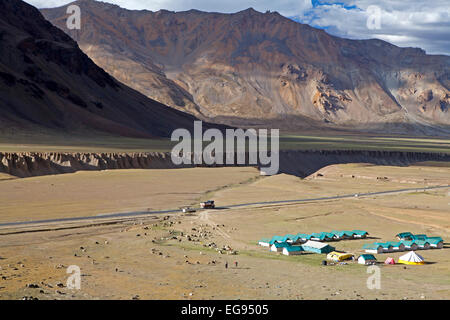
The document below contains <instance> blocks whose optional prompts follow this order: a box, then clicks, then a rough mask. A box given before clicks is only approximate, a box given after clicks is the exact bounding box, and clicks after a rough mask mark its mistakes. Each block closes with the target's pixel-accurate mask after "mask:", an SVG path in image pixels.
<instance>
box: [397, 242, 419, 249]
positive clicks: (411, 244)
mask: <svg viewBox="0 0 450 320" xmlns="http://www.w3.org/2000/svg"><path fill="white" fill-rule="evenodd" d="M401 242H402V243H403V244H404V245H405V250H407V251H416V250H417V249H419V246H418V245H417V244H416V243H415V242H414V241H412V240H408V241H401Z"/></svg>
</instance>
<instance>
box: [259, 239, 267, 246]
mask: <svg viewBox="0 0 450 320" xmlns="http://www.w3.org/2000/svg"><path fill="white" fill-rule="evenodd" d="M269 242H270V239H267V238H263V239H261V240H259V241H258V244H259V245H260V246H262V247H270V243H269Z"/></svg>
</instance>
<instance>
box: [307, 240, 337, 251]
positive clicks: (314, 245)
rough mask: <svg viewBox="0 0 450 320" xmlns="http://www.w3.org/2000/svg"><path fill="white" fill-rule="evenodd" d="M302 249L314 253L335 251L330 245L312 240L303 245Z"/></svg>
mask: <svg viewBox="0 0 450 320" xmlns="http://www.w3.org/2000/svg"><path fill="white" fill-rule="evenodd" d="M302 247H303V249H305V251H309V252H314V253H329V252H331V251H334V248H333V247H332V246H330V245H329V244H326V243H322V242H317V241H311V240H309V241H308V242H306V243H305V244H304V245H302Z"/></svg>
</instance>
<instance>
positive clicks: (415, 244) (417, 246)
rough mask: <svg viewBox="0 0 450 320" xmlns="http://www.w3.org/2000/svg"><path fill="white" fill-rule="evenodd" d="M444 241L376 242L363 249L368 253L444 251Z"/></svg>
mask: <svg viewBox="0 0 450 320" xmlns="http://www.w3.org/2000/svg"><path fill="white" fill-rule="evenodd" d="M443 247H444V241H443V240H442V239H431V240H427V241H424V240H410V241H398V242H375V243H372V244H365V245H364V246H363V249H364V250H365V251H366V252H367V253H389V252H401V251H416V250H428V249H442V248H443Z"/></svg>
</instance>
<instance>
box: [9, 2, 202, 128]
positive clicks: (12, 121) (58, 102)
mask: <svg viewBox="0 0 450 320" xmlns="http://www.w3.org/2000/svg"><path fill="white" fill-rule="evenodd" d="M194 120H195V118H194V117H193V116H191V115H189V114H185V113H182V112H180V111H177V110H175V109H173V108H169V107H167V106H165V105H162V104H161V103H159V102H156V101H154V100H151V99H149V98H148V97H146V96H144V95H143V94H141V93H139V92H137V91H135V90H133V89H131V88H129V87H127V86H125V85H123V84H122V83H120V82H119V81H117V80H116V79H114V78H113V77H111V76H110V75H109V74H108V73H106V72H105V71H104V70H103V69H102V68H100V67H98V66H97V65H96V64H95V63H94V62H93V61H92V60H91V59H90V58H89V57H88V56H87V55H86V54H84V53H83V52H82V51H81V50H80V48H79V47H78V45H77V43H76V42H75V41H74V40H72V39H71V38H70V37H69V36H68V35H67V34H65V33H64V32H62V31H61V30H60V29H58V28H56V27H54V26H53V25H52V24H51V23H50V22H48V21H46V20H45V19H44V17H43V16H42V14H41V13H40V12H39V10H37V9H36V8H34V7H32V6H30V5H28V4H26V3H25V2H23V1H20V0H1V1H0V127H1V128H2V129H3V128H13V129H15V130H17V131H20V130H29V131H34V130H37V131H45V130H47V131H48V130H51V131H52V132H56V133H57V132H65V133H67V132H73V131H77V132H84V133H86V134H91V135H95V134H97V133H99V132H100V133H104V132H107V133H110V134H111V133H112V134H114V135H122V136H133V137H154V136H163V137H167V136H170V134H171V132H172V131H173V130H174V129H176V128H180V127H183V128H187V129H190V128H192V127H193V121H194Z"/></svg>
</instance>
